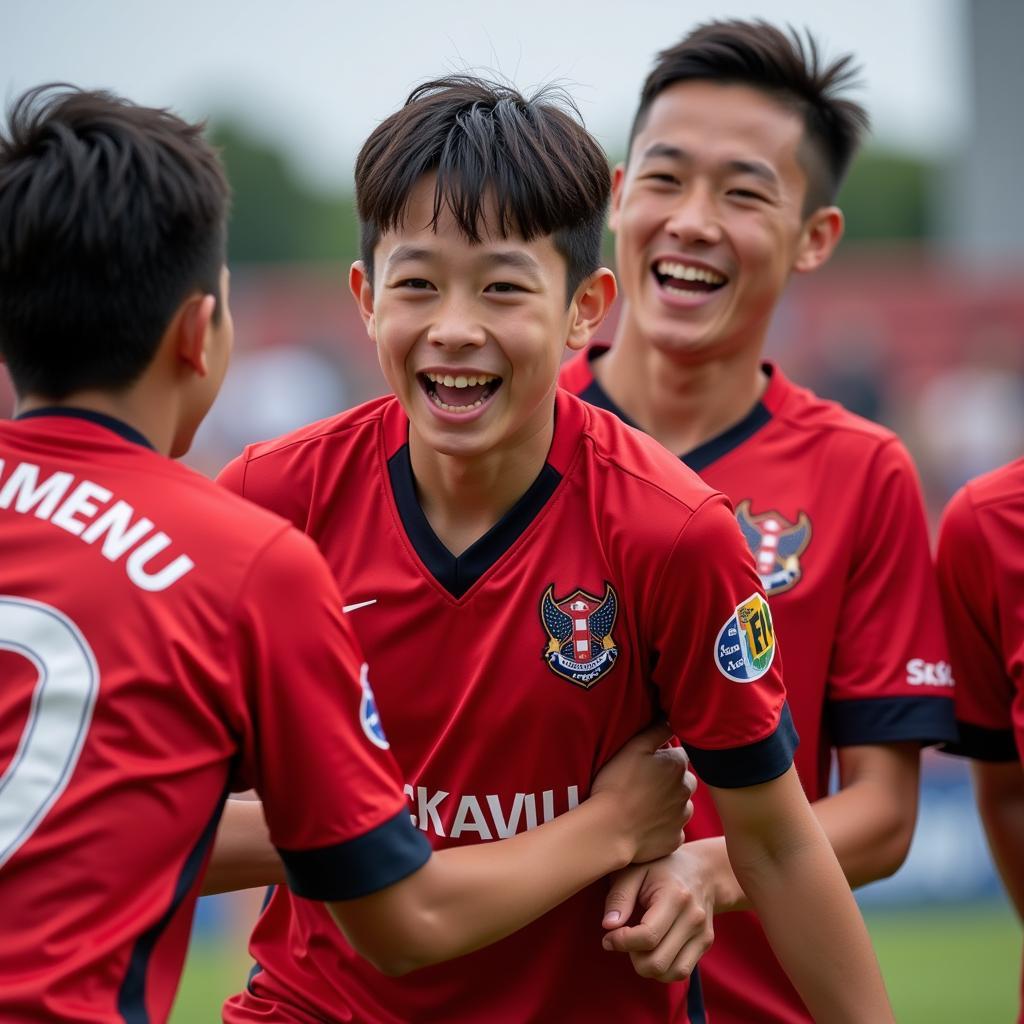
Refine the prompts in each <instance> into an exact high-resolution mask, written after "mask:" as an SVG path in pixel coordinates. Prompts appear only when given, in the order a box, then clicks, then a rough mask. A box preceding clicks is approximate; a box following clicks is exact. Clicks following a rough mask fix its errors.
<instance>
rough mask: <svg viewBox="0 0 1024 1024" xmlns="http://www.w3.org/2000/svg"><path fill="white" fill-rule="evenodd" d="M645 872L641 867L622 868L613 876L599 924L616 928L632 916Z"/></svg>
mask: <svg viewBox="0 0 1024 1024" xmlns="http://www.w3.org/2000/svg"><path fill="white" fill-rule="evenodd" d="M646 874H647V872H646V870H645V869H644V868H642V867H633V868H624V869H623V870H622V871H620V872H618V874H616V875H615V876H614V881H613V882H612V887H611V889H609V891H608V896H607V897H606V898H605V901H604V917H603V918H602V919H601V924H602V925H603V926H604V927H605V928H616V927H617V926H618V925H620V924H622V923H623V922H624V921H628V920H629V919H630V918H631V917H632V916H633V908H634V907H635V906H636V901H637V897H638V896H639V894H640V887H641V886H642V885H643V883H644V877H645V876H646Z"/></svg>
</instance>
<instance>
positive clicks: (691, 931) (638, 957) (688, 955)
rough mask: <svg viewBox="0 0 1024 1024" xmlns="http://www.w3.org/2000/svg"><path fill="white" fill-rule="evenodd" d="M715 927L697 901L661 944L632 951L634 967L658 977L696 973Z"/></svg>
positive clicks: (680, 977) (678, 977) (667, 978)
mask: <svg viewBox="0 0 1024 1024" xmlns="http://www.w3.org/2000/svg"><path fill="white" fill-rule="evenodd" d="M714 938H715V935H714V931H713V929H712V925H711V921H710V920H708V918H707V915H706V914H705V912H704V910H703V908H702V907H700V906H697V905H696V904H695V905H694V907H693V909H692V913H691V914H690V915H688V917H685V918H680V919H679V920H677V921H676V923H675V924H674V925H673V926H672V928H671V929H670V930H669V933H668V935H666V936H665V938H664V940H663V941H662V942H661V943H659V944H658V946H657V947H656V948H655V949H653V950H651V951H650V952H648V953H632V954H630V960H631V961H632V963H633V970H635V971H636V973H637V974H639V975H640V976H641V977H642V978H652V979H653V980H655V981H661V982H669V981H683V980H684V979H686V978H689V977H690V975H691V974H692V973H693V969H694V967H696V966H697V962H698V961H699V960H700V958H701V957H702V956H703V955H704V954H705V953H706V952H707V951H708V950H709V949H710V948H711V945H712V943H713V942H714Z"/></svg>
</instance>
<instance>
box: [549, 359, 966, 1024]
mask: <svg viewBox="0 0 1024 1024" xmlns="http://www.w3.org/2000/svg"><path fill="white" fill-rule="evenodd" d="M606 351H607V346H599V345H595V346H592V347H591V348H590V349H589V350H588V351H586V352H583V353H581V354H580V355H579V356H578V357H576V358H575V359H573V360H572V361H570V362H569V363H567V364H566V365H565V366H564V367H563V370H562V377H561V383H562V385H563V386H564V387H565V388H567V389H568V390H569V391H572V392H574V393H575V394H578V395H579V396H580V397H582V398H584V399H586V400H587V401H589V402H591V403H592V404H594V405H597V406H600V407H602V408H605V409H607V410H609V411H612V412H615V413H616V414H617V415H618V416H620V417H621V418H622V419H625V420H627V421H628V417H626V416H625V414H624V413H622V412H621V411H620V410H618V409H617V408H616V407H615V405H614V403H613V402H612V401H611V399H610V398H609V397H608V395H607V394H606V393H605V392H604V390H603V389H602V388H601V386H600V385H599V384H598V383H597V381H596V380H595V379H594V376H593V373H592V369H591V367H592V363H593V361H594V360H595V359H597V358H600V356H601V355H602V354H603V353H604V352H606ZM766 370H767V371H768V372H769V373H770V375H771V376H770V381H769V384H768V387H767V389H766V391H765V393H764V396H763V397H762V399H761V401H760V402H758V404H757V405H756V406H755V407H754V409H753V410H752V411H751V412H750V414H749V415H748V416H747V417H745V418H744V419H743V420H742V421H741V422H740V423H738V424H736V425H735V426H734V427H731V428H730V429H729V430H727V431H725V433H723V434H721V435H720V436H719V437H716V438H713V439H712V440H710V441H708V442H706V443H705V444H702V445H701V446H700V447H699V448H696V449H695V450H694V451H692V452H690V453H689V454H688V455H686V456H684V457H683V461H684V462H685V463H686V464H687V465H688V466H689V467H690V468H691V469H694V470H696V471H697V472H698V473H700V475H701V477H702V478H703V479H704V480H705V481H706V482H707V483H708V484H710V485H711V486H712V487H715V488H717V489H718V490H720V491H722V492H723V493H724V494H726V495H728V496H729V498H730V499H731V500H732V502H733V505H734V506H735V512H736V518H737V520H738V522H739V524H740V528H741V530H742V531H743V534H744V536H745V538H746V540H747V543H748V545H749V547H750V550H751V552H752V553H753V555H754V558H755V560H756V562H757V568H758V573H759V575H760V577H761V583H762V584H763V586H764V589H765V592H766V593H767V594H768V598H769V601H770V603H771V609H772V617H773V619H774V621H775V626H776V629H777V631H778V636H779V644H780V650H781V651H782V653H783V656H784V658H785V665H786V672H785V681H786V692H787V695H788V698H789V703H790V708H791V710H792V713H793V721H794V723H795V725H796V728H797V732H798V733H799V735H800V749H799V751H798V752H797V755H796V766H797V770H798V771H799V774H800V778H801V781H802V783H803V786H804V790H805V791H806V793H807V797H808V799H809V800H811V801H814V800H817V799H819V798H821V797H823V796H825V795H826V793H827V791H828V774H829V762H830V755H831V750H832V748H833V747H839V746H846V745H851V746H852V745H857V744H875V743H892V742H899V741H905V740H911V741H920V742H922V743H935V742H939V741H942V740H947V739H949V738H951V737H952V736H953V735H955V732H954V728H955V726H954V721H953V709H952V689H951V688H952V674H951V672H950V669H949V665H948V663H947V661H946V651H945V645H944V641H943V637H942V624H941V613H940V610H939V605H938V595H937V593H936V586H935V579H934V575H933V571H932V563H931V557H930V553H929V545H928V534H927V526H926V523H925V517H924V511H923V506H922V502H921V497H920V491H919V486H918V482H917V478H916V475H915V473H914V469H913V466H912V464H911V462H910V458H909V456H908V455H907V453H906V451H905V450H904V448H903V446H902V445H901V444H900V442H899V440H898V439H897V438H896V437H895V436H894V435H893V434H892V433H890V432H889V431H887V430H884V429H883V428H881V427H878V426H876V425H875V424H873V423H869V422H868V421H866V420H863V419H861V418H860V417H858V416H854V415H852V414H851V413H849V412H847V411H846V410H844V409H843V408H841V407H840V406H838V405H836V404H835V403H833V402H826V401H822V400H821V399H819V398H817V397H816V396H814V395H813V394H811V392H809V391H807V390H805V389H803V388H798V387H796V386H794V385H793V384H791V383H790V382H789V381H788V380H786V378H785V377H784V376H783V375H782V373H781V372H780V371H779V369H778V368H777V367H772V366H768V367H766ZM697 768H698V770H699V765H698V766H697ZM694 805H695V814H694V818H693V821H692V822H691V823H690V824H689V825H688V826H687V829H686V834H687V836H688V837H690V838H693V839H698V838H702V837H705V836H713V835H720V834H721V825H720V824H719V821H718V817H717V815H716V814H715V810H714V805H713V803H712V802H711V800H710V799H709V797H708V794H707V793H706V792H705V791H702V790H698V791H697V794H696V797H695V798H694ZM700 975H701V979H702V982H703V990H704V996H705V999H706V1001H707V1007H708V1013H709V1016H710V1018H711V1019H712V1020H713V1021H714V1024H748V1022H750V1021H754V1020H756V1021H758V1022H773V1024H796V1022H801V1024H802V1022H807V1021H810V1019H811V1018H810V1015H809V1014H808V1012H807V1010H806V1008H805V1007H804V1005H803V1002H802V1001H801V999H800V997H799V996H798V995H797V993H796V990H795V989H794V988H793V986H792V985H791V984H790V982H789V979H788V978H787V977H786V975H785V974H784V972H783V970H782V968H781V966H780V965H779V963H778V961H777V960H776V959H775V956H774V955H773V953H772V951H771V948H770V947H769V945H768V941H767V939H766V938H765V936H764V933H763V931H762V930H761V927H760V924H759V923H758V921H757V918H756V916H755V915H754V914H752V913H733V914H722V915H720V916H719V917H717V918H716V919H715V944H714V946H713V947H712V948H711V950H710V951H709V952H708V954H707V955H705V956H704V957H703V959H702V960H701V963H700Z"/></svg>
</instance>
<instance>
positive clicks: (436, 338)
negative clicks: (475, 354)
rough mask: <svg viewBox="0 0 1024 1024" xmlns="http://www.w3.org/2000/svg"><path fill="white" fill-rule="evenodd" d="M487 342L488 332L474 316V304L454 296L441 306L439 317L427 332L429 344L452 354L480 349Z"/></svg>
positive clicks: (436, 317)
mask: <svg viewBox="0 0 1024 1024" xmlns="http://www.w3.org/2000/svg"><path fill="white" fill-rule="evenodd" d="M486 340H487V334H486V331H485V330H484V327H483V324H482V323H481V322H480V320H479V318H478V317H476V316H475V315H474V312H473V304H472V303H471V302H470V301H468V299H463V298H460V297H458V296H454V295H451V296H448V297H446V298H445V300H444V301H443V302H442V303H440V304H439V306H438V308H437V315H436V316H435V318H434V321H433V323H432V324H431V325H430V327H429V328H428V330H427V341H428V343H429V344H431V345H436V346H437V347H439V348H444V349H446V350H448V351H450V352H456V351H458V350H459V349H461V348H467V347H468V348H479V347H480V346H481V345H483V344H484V343H485V342H486Z"/></svg>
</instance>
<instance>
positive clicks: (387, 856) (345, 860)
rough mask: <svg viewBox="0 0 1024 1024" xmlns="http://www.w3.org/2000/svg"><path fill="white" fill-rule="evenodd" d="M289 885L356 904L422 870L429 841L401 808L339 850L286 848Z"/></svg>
mask: <svg viewBox="0 0 1024 1024" xmlns="http://www.w3.org/2000/svg"><path fill="white" fill-rule="evenodd" d="M277 852H278V853H279V854H280V856H281V860H282V861H283V862H284V869H285V875H286V876H287V878H288V887H289V888H290V889H291V890H292V892H293V893H295V895H296V896H303V897H305V898H306V899H309V900H352V899H356V898H358V897H359V896H368V895H369V894H370V893H372V892H377V891H379V890H380V889H386V888H387V887H388V886H389V885H394V883H395V882H398V881H401V880H402V879H403V878H405V877H406V876H408V875H411V874H412V873H413V872H414V871H417V870H418V869H419V868H421V867H423V865H424V864H426V862H427V860H428V859H429V858H430V852H431V850H430V843H429V842H428V841H427V837H426V836H425V835H424V834H423V833H422V832H420V831H419V830H418V829H417V828H416V827H415V826H414V825H413V823H412V821H411V820H410V819H409V812H408V811H407V810H405V809H403V810H401V811H399V812H398V814H396V815H395V816H394V817H393V818H389V819H388V820H387V821H385V822H384V824H382V825H378V826H377V827H376V828H375V829H372V830H371V831H369V832H366V833H364V834H363V835H361V836H356V838H355V839H350V840H348V842H345V843H338V844H337V845H336V846H323V847H320V848H319V849H317V850H282V849H281V848H280V847H278V850H277Z"/></svg>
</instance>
